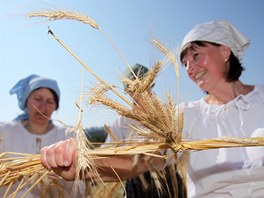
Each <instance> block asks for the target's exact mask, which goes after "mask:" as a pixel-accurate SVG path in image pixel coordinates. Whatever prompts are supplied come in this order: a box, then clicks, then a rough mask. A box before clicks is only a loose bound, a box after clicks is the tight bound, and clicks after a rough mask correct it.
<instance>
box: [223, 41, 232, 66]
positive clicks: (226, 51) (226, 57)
mask: <svg viewBox="0 0 264 198" xmlns="http://www.w3.org/2000/svg"><path fill="white" fill-rule="evenodd" d="M221 54H222V56H223V59H224V60H225V62H228V61H229V57H230V55H231V49H230V48H229V47H227V46H224V45H221Z"/></svg>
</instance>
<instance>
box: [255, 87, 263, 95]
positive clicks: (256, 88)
mask: <svg viewBox="0 0 264 198" xmlns="http://www.w3.org/2000/svg"><path fill="white" fill-rule="evenodd" d="M255 91H256V92H257V93H259V94H260V95H261V96H262V97H264V85H255Z"/></svg>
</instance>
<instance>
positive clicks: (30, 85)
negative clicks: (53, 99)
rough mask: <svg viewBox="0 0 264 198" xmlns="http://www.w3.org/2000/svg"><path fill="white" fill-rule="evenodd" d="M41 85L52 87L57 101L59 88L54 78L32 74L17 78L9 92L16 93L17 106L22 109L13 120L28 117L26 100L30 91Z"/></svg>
mask: <svg viewBox="0 0 264 198" xmlns="http://www.w3.org/2000/svg"><path fill="white" fill-rule="evenodd" d="M42 87H46V88H49V89H52V90H53V91H54V92H55V93H56V95H57V97H58V103H59V101H60V89H59V87H58V84H57V82H56V80H53V79H50V78H46V77H42V76H39V75H35V74H32V75H30V76H28V77H26V78H23V79H21V80H19V81H18V82H17V83H16V84H15V86H14V87H13V88H12V89H11V90H10V92H9V93H10V94H17V99H18V106H19V108H20V109H21V110H22V111H24V112H23V113H22V114H21V115H18V116H17V117H16V118H15V119H14V120H16V121H19V120H24V119H27V118H28V110H27V107H26V101H27V99H28V97H29V95H30V94H31V93H32V91H34V90H36V89H38V88H42Z"/></svg>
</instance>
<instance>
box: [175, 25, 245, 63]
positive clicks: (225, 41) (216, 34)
mask: <svg viewBox="0 0 264 198" xmlns="http://www.w3.org/2000/svg"><path fill="white" fill-rule="evenodd" d="M193 41H207V42H212V43H217V44H220V45H225V46H227V47H229V48H230V49H231V51H232V52H233V54H234V55H235V56H236V57H237V58H238V59H239V60H241V59H242V58H243V56H244V54H245V51H246V49H247V47H248V46H249V44H250V41H249V39H248V38H246V37H245V36H244V35H243V34H242V33H241V32H240V31H239V30H238V29H237V28H236V27H235V26H234V25H232V24H231V23H230V22H228V21H227V20H216V21H210V22H207V23H203V24H199V25H196V26H195V27H194V28H193V29H192V30H191V31H190V32H189V33H188V34H187V35H186V36H185V37H184V39H183V42H182V45H181V49H180V53H182V51H183V50H184V48H185V46H186V45H187V44H188V43H190V42H193Z"/></svg>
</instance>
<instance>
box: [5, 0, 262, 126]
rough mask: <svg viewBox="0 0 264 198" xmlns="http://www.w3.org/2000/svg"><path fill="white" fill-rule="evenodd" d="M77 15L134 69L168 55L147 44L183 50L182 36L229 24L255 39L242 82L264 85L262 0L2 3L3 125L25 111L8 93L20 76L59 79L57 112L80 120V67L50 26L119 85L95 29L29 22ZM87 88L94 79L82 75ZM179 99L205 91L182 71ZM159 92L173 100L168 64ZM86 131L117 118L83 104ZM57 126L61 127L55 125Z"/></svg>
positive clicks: (117, 68) (120, 65)
mask: <svg viewBox="0 0 264 198" xmlns="http://www.w3.org/2000/svg"><path fill="white" fill-rule="evenodd" d="M60 9H67V10H74V11H78V12H83V13H85V14H86V15H87V16H89V17H91V18H93V19H94V20H95V21H96V22H97V23H98V24H99V26H100V27H101V29H102V30H103V31H104V32H106V33H107V34H108V35H109V37H110V38H111V40H112V41H113V43H114V44H115V45H116V46H117V47H118V49H119V50H120V51H121V53H122V54H123V56H124V57H125V58H126V60H127V61H128V63H129V64H131V65H133V64H134V63H141V64H144V65H146V66H149V67H151V66H152V65H153V64H154V63H155V62H156V61H157V60H160V59H162V58H163V56H162V55H161V54H160V52H159V51H157V50H156V49H155V48H154V47H153V46H152V44H151V43H150V41H151V38H153V37H155V38H157V39H159V40H160V41H161V42H162V43H163V44H164V45H166V46H167V47H168V48H169V49H173V48H175V47H177V46H179V45H180V43H181V40H182V39H183V37H184V35H185V34H186V33H187V32H188V31H189V30H190V29H191V28H192V27H193V26H195V25H196V24H198V23H203V22H207V21H211V20H215V19H227V20H229V21H230V22H231V23H233V24H234V25H235V26H236V27H238V28H239V29H240V30H241V31H242V32H243V33H244V34H245V35H246V36H247V37H248V38H250V40H251V44H250V47H249V48H248V50H247V53H246V56H245V58H244V60H243V62H242V63H243V65H244V66H245V68H246V71H245V72H244V73H243V74H242V77H241V80H242V81H243V82H244V83H248V84H264V77H263V76H264V66H263V63H262V62H263V57H264V1H263V0H221V1H219V0H182V1H179V0H155V1H154V0H133V1H125V0H97V1H92V0H87V1H82V0H72V1H70V0H54V1H50V0H49V1H43V0H42V1H36V0H9V1H1V3H0V24H1V31H0V95H1V97H0V104H1V114H0V120H1V121H11V120H12V119H13V118H14V117H16V115H17V114H19V113H20V110H19V108H18V106H17V99H16V96H14V95H9V90H10V89H11V87H12V86H13V85H14V84H15V83H16V82H17V81H18V80H19V79H21V78H24V77H25V76H28V75H30V74H33V73H34V74H39V75H43V76H46V77H51V78H55V79H56V80H57V81H58V83H59V86H60V88H61V92H62V99H61V103H60V109H59V110H58V111H57V112H56V113H54V114H53V118H55V119H59V120H61V121H62V122H64V123H65V124H69V125H74V124H75V123H76V122H77V119H78V110H77V108H76V106H75V101H77V100H78V97H79V96H80V90H81V83H82V67H81V65H80V64H79V63H78V62H77V61H76V60H75V59H74V58H73V57H72V56H70V55H69V54H68V53H67V52H66V51H65V50H64V49H63V48H62V47H61V46H60V45H59V43H57V42H56V41H55V40H54V39H53V37H52V36H51V35H48V34H47V31H48V26H49V27H50V28H51V29H52V30H53V32H54V33H55V34H56V35H57V36H58V37H59V38H60V39H61V40H62V41H63V42H64V43H66V44H67V45H68V47H69V48H70V49H71V50H72V51H74V53H75V54H76V55H78V57H79V58H81V59H82V60H83V61H84V62H85V63H86V64H87V65H88V66H89V67H90V68H91V69H92V70H93V71H94V72H95V73H96V74H97V75H99V76H100V77H101V78H103V79H104V80H106V81H107V82H108V83H111V84H115V85H117V86H119V87H121V88H122V84H121V82H120V80H119V76H120V75H121V74H122V72H123V71H124V70H125V69H126V64H125V63H124V61H123V60H122V59H121V57H120V56H119V55H118V53H117V52H116V51H115V50H114V49H113V47H112V46H111V45H110V43H109V41H107V39H106V38H105V37H104V36H103V34H102V33H101V32H99V31H98V30H95V29H92V28H90V27H89V26H88V25H84V24H82V23H80V22H77V21H66V20H60V21H55V22H51V21H47V20H44V19H40V18H39V19H31V18H27V17H25V14H26V13H29V12H32V11H50V10H60ZM84 78H85V80H84V82H85V86H84V91H86V90H88V89H89V88H91V87H92V86H93V85H94V84H95V83H96V80H95V79H94V78H93V77H92V76H91V75H89V74H88V72H85V76H84ZM180 85H181V88H180V100H181V101H189V100H197V99H199V98H200V97H202V96H203V93H202V91H200V90H199V88H197V87H196V86H195V85H194V83H193V82H191V81H190V80H189V79H188V78H187V76H186V73H185V71H184V69H183V68H181V80H180ZM154 91H155V92H156V94H158V95H159V96H160V97H161V98H163V96H164V95H165V94H166V93H170V94H171V95H172V96H173V97H174V98H175V101H176V99H177V95H176V77H175V74H174V71H173V67H172V66H169V67H168V68H167V69H166V70H164V71H163V72H162V73H161V74H160V75H159V76H158V78H157V80H156V86H155V87H154ZM82 107H83V110H84V113H83V125H84V127H91V126H101V125H103V124H104V123H107V124H109V123H111V122H112V121H113V120H114V119H115V117H116V114H115V113H114V112H112V111H111V110H108V109H106V108H102V107H91V106H89V105H87V104H86V103H84V104H83V106H82ZM58 124H59V123H58Z"/></svg>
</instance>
